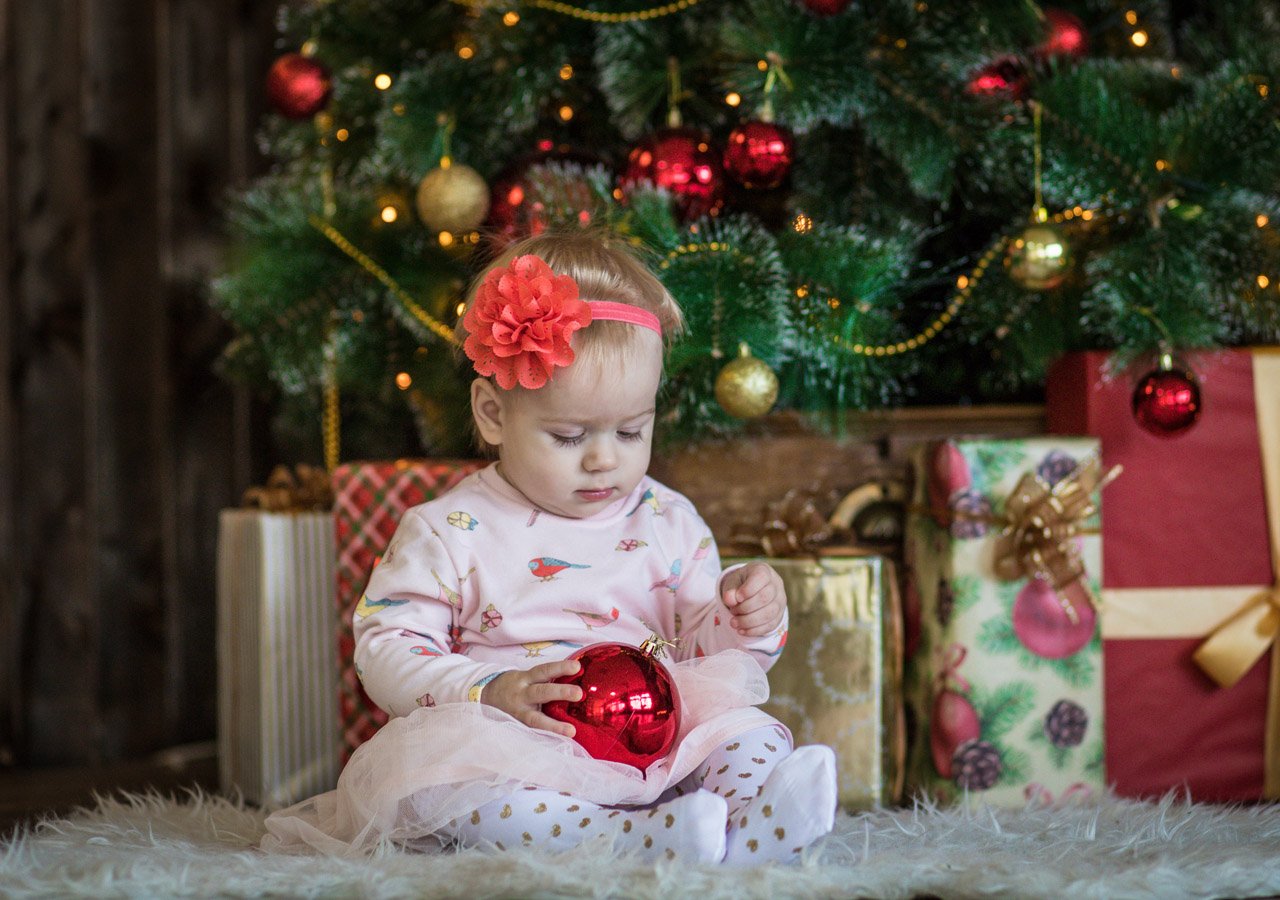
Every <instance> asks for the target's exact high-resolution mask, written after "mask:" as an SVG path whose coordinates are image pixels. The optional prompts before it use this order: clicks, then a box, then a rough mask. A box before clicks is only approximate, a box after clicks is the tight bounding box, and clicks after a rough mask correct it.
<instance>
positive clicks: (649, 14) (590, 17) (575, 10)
mask: <svg viewBox="0 0 1280 900" xmlns="http://www.w3.org/2000/svg"><path fill="white" fill-rule="evenodd" d="M453 2H454V3H457V4H459V5H460V6H466V7H468V8H470V9H480V8H483V7H485V6H488V5H490V4H488V3H486V2H484V0H453ZM698 2H699V0H673V2H671V3H664V4H662V5H661V6H655V7H652V8H650V9H640V10H635V11H634V12H623V13H606V12H596V11H595V10H593V9H584V8H583V7H581V6H574V5H573V4H572V3H564V2H562V0H525V3H526V4H527V5H528V6H533V7H536V8H538V9H545V10H547V11H549V12H553V13H559V14H560V15H562V16H569V17H570V18H574V19H582V20H584V21H587V22H595V23H596V24H600V25H619V24H622V23H624V22H644V21H648V20H649V19H660V18H662V17H663V16H669V15H673V14H674V13H678V12H684V11H685V10H686V9H688V8H689V7H691V6H696V5H697V4H698Z"/></svg>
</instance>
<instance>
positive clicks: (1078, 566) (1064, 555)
mask: <svg viewBox="0 0 1280 900" xmlns="http://www.w3.org/2000/svg"><path fill="white" fill-rule="evenodd" d="M1120 471H1121V470H1120V466H1115V467H1114V468H1112V469H1110V470H1109V471H1107V472H1103V471H1102V464H1101V463H1100V462H1099V460H1098V458H1097V457H1090V458H1089V459H1088V460H1086V461H1085V462H1083V463H1081V464H1080V465H1078V466H1076V468H1075V470H1074V471H1073V472H1072V473H1071V474H1069V475H1067V476H1066V477H1065V478H1063V479H1062V480H1060V481H1058V482H1057V483H1056V484H1053V485H1050V484H1049V483H1048V482H1046V481H1045V480H1044V479H1043V478H1041V477H1040V476H1039V475H1037V474H1036V473H1035V472H1027V473H1025V474H1024V475H1023V476H1022V478H1020V479H1019V480H1018V483H1017V485H1016V486H1015V487H1014V489H1013V492H1012V493H1011V494H1010V495H1009V497H1008V499H1007V500H1006V501H1005V505H1004V529H1003V530H1002V531H1001V532H1000V535H999V537H998V538H997V539H996V545H995V566H994V568H995V573H996V575H997V576H998V577H1000V578H1001V579H1003V580H1005V581H1016V580H1018V579H1021V578H1025V577H1027V576H1032V575H1038V576H1041V577H1043V578H1045V579H1047V580H1048V581H1049V583H1050V584H1051V585H1053V588H1054V590H1055V591H1058V592H1059V594H1060V595H1061V594H1062V593H1063V592H1064V591H1068V589H1069V590H1070V592H1072V593H1074V592H1075V591H1076V590H1077V589H1076V588H1075V587H1074V586H1075V585H1079V588H1078V590H1079V591H1081V592H1082V593H1083V594H1084V596H1085V597H1086V598H1087V599H1088V601H1089V602H1090V603H1092V604H1094V605H1095V606H1096V605H1097V600H1096V598H1094V596H1093V593H1092V592H1091V591H1090V590H1089V588H1088V586H1087V585H1086V583H1085V577H1084V576H1085V569H1084V562H1083V560H1081V559H1080V551H1079V549H1078V548H1077V546H1076V542H1075V538H1076V537H1077V536H1078V535H1079V534H1080V531H1081V527H1082V526H1083V524H1084V521H1085V520H1086V519H1088V518H1089V516H1091V515H1093V513H1094V512H1096V511H1097V507H1096V506H1095V505H1094V502H1093V494H1094V492H1095V491H1098V490H1100V489H1101V488H1102V487H1104V486H1105V485H1106V484H1107V483H1109V482H1110V481H1111V480H1112V479H1113V478H1115V477H1116V476H1117V475H1119V474H1120ZM1064 609H1065V610H1066V612H1067V615H1068V617H1070V618H1072V620H1073V621H1075V615H1076V613H1075V610H1074V609H1073V608H1071V607H1070V606H1069V605H1066V604H1064Z"/></svg>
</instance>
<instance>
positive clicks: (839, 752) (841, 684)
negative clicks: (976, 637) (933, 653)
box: [736, 549, 905, 810]
mask: <svg viewBox="0 0 1280 900" xmlns="http://www.w3.org/2000/svg"><path fill="white" fill-rule="evenodd" d="M840 552H841V554H842V555H840V556H830V555H826V554H825V553H821V555H818V556H810V557H802V558H790V559H779V558H765V559H764V561H765V562H767V563H769V565H771V566H773V567H774V568H775V569H777V571H778V574H780V575H781V576H782V580H783V583H784V584H785V585H786V589H787V608H788V611H789V614H790V620H791V621H790V630H789V632H788V634H787V645H786V648H785V649H784V650H783V652H782V656H781V657H780V658H779V659H778V662H777V663H776V664H775V665H774V666H773V668H772V669H770V670H769V686H770V697H769V701H768V702H767V703H765V704H764V706H763V708H764V710H765V711H766V712H768V713H769V714H770V715H773V716H776V717H777V718H778V719H779V720H780V721H781V722H783V723H784V724H785V725H786V726H787V727H788V728H790V729H791V731H792V734H794V736H795V739H796V743H797V744H826V745H828V746H830V747H832V748H833V749H834V750H835V751H836V758H837V766H838V775H839V784H840V805H841V806H842V807H844V808H845V809H846V810H857V809H866V808H868V807H871V806H876V805H891V804H893V803H896V802H897V801H898V800H899V798H900V797H901V796H902V778H903V765H902V761H903V755H904V744H905V732H904V726H903V707H902V684H901V679H902V671H901V667H902V650H901V648H902V637H901V627H900V622H901V619H900V616H899V601H898V591H897V581H896V575H895V572H894V567H893V564H892V563H891V562H890V561H889V560H888V559H886V558H884V557H881V556H851V555H844V554H848V553H850V552H851V551H849V550H847V549H842V550H841V551H840ZM736 561H738V562H745V561H746V560H743V559H739V560H736Z"/></svg>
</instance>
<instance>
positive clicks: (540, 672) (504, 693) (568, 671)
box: [480, 659, 582, 738]
mask: <svg viewBox="0 0 1280 900" xmlns="http://www.w3.org/2000/svg"><path fill="white" fill-rule="evenodd" d="M581 668H582V664H581V663H579V662H578V661H577V660H576V659H562V660H558V661H557V662H549V663H542V664H541V665H537V666H534V667H533V668H532V669H526V670H524V671H519V670H512V671H510V672H503V673H502V674H501V675H499V676H498V677H497V678H495V679H493V681H490V682H489V683H488V684H486V685H485V686H484V691H483V692H482V693H481V694H480V702H481V703H484V704H486V705H487V706H492V707H493V708H494V709H500V710H502V711H503V712H504V713H506V714H507V715H509V716H512V717H514V718H516V719H519V720H520V721H521V722H523V723H524V724H526V725H528V726H529V727H530V728H541V729H542V730H543V731H552V732H555V733H556V734H563V735H564V736H565V737H570V738H571V737H573V734H574V727H573V726H572V725H570V724H569V723H568V722H559V721H557V720H555V719H553V718H551V717H550V716H548V715H545V714H544V713H543V712H542V704H544V703H548V702H550V701H552V700H567V701H568V702H570V703H576V702H578V701H579V700H581V699H582V688H580V687H578V686H577V685H576V684H555V683H554V682H555V680H556V679H557V678H559V677H560V676H561V675H573V674H575V673H576V672H577V671H578V670H579V669H581Z"/></svg>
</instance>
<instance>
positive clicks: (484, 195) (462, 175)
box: [417, 156, 489, 233]
mask: <svg viewBox="0 0 1280 900" xmlns="http://www.w3.org/2000/svg"><path fill="white" fill-rule="evenodd" d="M417 199H418V217H419V218H420V219H422V222H423V224H425V225H426V226H427V227H428V228H430V229H431V230H432V231H448V232H450V233H456V232H467V231H474V230H475V229H477V228H479V227H480V225H481V223H482V222H484V217H485V216H486V215H487V214H488V213H489V185H487V184H485V180H484V179H483V178H481V177H480V173H479V172H477V171H476V170H475V169H473V168H471V167H470V166H464V165H462V164H460V163H451V162H450V161H449V158H448V157H447V156H446V157H445V158H444V159H442V160H441V165H440V166H439V167H437V168H435V169H432V170H431V171H430V172H428V173H427V174H426V177H425V178H423V179H422V182H421V183H420V184H419V185H418V198H417Z"/></svg>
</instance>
